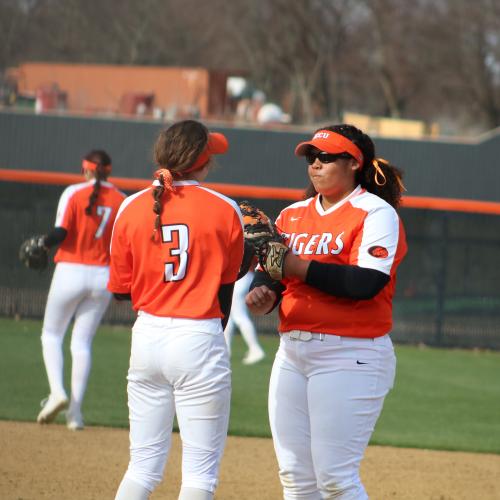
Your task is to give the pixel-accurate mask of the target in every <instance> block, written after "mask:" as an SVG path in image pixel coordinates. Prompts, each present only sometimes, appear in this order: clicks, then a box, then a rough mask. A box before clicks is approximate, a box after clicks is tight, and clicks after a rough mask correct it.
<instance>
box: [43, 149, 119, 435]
mask: <svg viewBox="0 0 500 500" xmlns="http://www.w3.org/2000/svg"><path fill="white" fill-rule="evenodd" d="M82 173H83V174H84V175H85V178H86V179H87V181H86V182H82V183H80V184H74V185H71V186H68V187H67V188H66V189H65V190H64V192H63V194H62V195H61V198H60V200H59V205H58V208H57V216H56V222H55V228H54V230H53V231H52V232H51V233H50V234H48V235H47V236H45V237H44V242H43V244H44V245H45V247H47V248H50V247H52V246H55V245H59V248H58V250H57V252H56V254H55V257H54V261H55V262H56V268H55V271H54V276H53V278H52V283H51V286H50V291H49V295H48V299H47V305H46V308H45V316H44V320H43V328H42V348H43V359H44V363H45V369H46V372H47V378H48V381H49V385H50V395H49V397H48V398H47V400H45V401H44V402H43V405H42V406H43V407H42V410H41V411H40V413H39V415H38V418H37V421H38V422H39V423H41V424H46V423H50V422H52V421H53V420H54V419H55V418H56V416H57V414H58V413H59V412H60V411H62V410H64V409H66V408H68V405H69V408H68V410H67V412H66V422H67V426H68V428H69V429H71V430H81V429H83V417H82V402H83V397H84V394H85V390H86V387H87V380H88V377H89V373H90V367H91V361H92V360H91V348H92V340H93V338H94V335H95V333H96V330H97V327H98V325H99V323H100V322H101V319H102V317H103V315H104V313H105V312H106V309H107V307H108V304H109V301H110V299H111V294H110V293H109V292H108V291H107V290H106V284H107V281H108V277H109V244H110V240H111V231H112V228H113V222H114V220H115V217H116V214H117V212H118V208H119V207H120V205H121V203H122V201H123V200H124V199H125V195H124V194H123V193H122V192H120V191H119V190H118V189H117V188H116V187H115V186H113V184H111V183H110V182H108V181H107V178H108V176H109V175H110V173H111V158H110V157H109V155H108V154H107V153H106V152H105V151H102V150H93V151H91V152H90V153H88V154H87V155H86V156H85V158H84V159H83V162H82ZM72 318H74V326H73V333H72V336H71V357H72V367H71V398H70V399H68V396H67V393H66V390H65V388H64V383H63V362H64V358H63V350H62V345H63V340H64V336H65V333H66V330H67V328H68V325H69V323H70V321H71V319H72Z"/></svg>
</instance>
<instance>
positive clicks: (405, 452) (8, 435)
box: [0, 422, 500, 500]
mask: <svg viewBox="0 0 500 500" xmlns="http://www.w3.org/2000/svg"><path fill="white" fill-rule="evenodd" d="M179 458H180V442H179V437H178V435H174V441H173V448H172V453H171V457H170V461H169V464H168V465H167V471H166V479H165V481H164V482H163V483H162V484H161V485H160V486H159V487H158V489H157V490H156V491H155V492H154V494H153V495H152V499H153V500H154V499H157V500H160V499H164V500H175V499H176V498H177V491H178V488H179V484H180V461H179ZM127 461H128V433H127V431H126V430H121V429H107V428H101V427H88V428H86V429H85V430H84V431H83V432H76V433H74V432H70V431H68V430H67V429H66V428H65V427H64V426H61V425H50V426H44V427H41V426H38V425H37V424H30V423H17V422H0V498H1V499H2V500H39V499H51V500H70V499H71V500H103V499H112V498H114V493H115V490H116V487H117V485H118V483H119V482H120V479H121V476H122V474H123V472H124V471H125V468H126V465H127ZM361 471H362V477H363V481H364V483H365V486H366V488H367V490H368V493H369V494H370V498H371V499H372V500H386V499H395V500H410V499H411V500H462V499H463V500H465V499H467V500H471V499H474V500H494V499H499V498H500V455H487V454H473V453H458V452H454V453H449V452H442V451H427V450H413V449H399V448H389V447H379V446H372V447H370V448H369V449H368V451H367V455H366V458H365V460H364V462H363V465H362V469H361ZM216 498H217V499H218V500H249V499H255V498H258V499H259V500H278V499H280V498H281V488H280V485H279V481H278V476H277V466H276V461H275V458H274V451H273V447H272V442H271V440H270V439H259V438H238V437H230V438H229V440H228V444H227V447H226V451H225V454H224V458H223V461H222V468H221V477H220V485H219V488H218V490H217V495H216Z"/></svg>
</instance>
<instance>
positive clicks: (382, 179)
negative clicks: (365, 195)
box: [305, 124, 405, 209]
mask: <svg viewBox="0 0 500 500" xmlns="http://www.w3.org/2000/svg"><path fill="white" fill-rule="evenodd" d="M319 130H331V131H332V132H336V133H337V134H341V135H343V136H344V137H346V138H347V139H349V140H350V141H351V142H353V143H354V144H355V145H356V146H357V147H358V148H359V149H360V150H361V152H362V153H363V165H362V168H360V169H359V170H358V171H357V172H356V178H355V181H356V183H358V184H360V185H361V187H363V188H364V189H366V190H367V191H369V192H370V193H373V194H375V195H377V196H379V197H380V198H382V199H383V200H385V201H386V202H387V203H389V205H391V206H392V207H394V208H395V209H397V208H398V207H399V205H400V203H401V196H402V194H403V191H404V190H405V188H404V186H403V183H402V180H401V179H402V176H403V174H402V171H401V170H400V169H399V168H397V167H395V166H394V165H391V164H390V163H389V162H388V161H387V160H384V159H383V158H376V157H375V145H374V144H373V141H372V140H371V139H370V137H369V136H368V135H367V134H365V133H363V132H362V131H361V130H359V129H358V128H356V127H354V126H353V125H346V124H342V125H333V126H330V127H322V128H321V129H319ZM316 194H317V192H316V190H315V189H314V186H313V185H312V184H310V185H309V186H308V188H307V189H306V191H305V197H306V198H310V197H312V196H315V195H316Z"/></svg>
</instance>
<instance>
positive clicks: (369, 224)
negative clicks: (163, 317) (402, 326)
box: [276, 186, 407, 337]
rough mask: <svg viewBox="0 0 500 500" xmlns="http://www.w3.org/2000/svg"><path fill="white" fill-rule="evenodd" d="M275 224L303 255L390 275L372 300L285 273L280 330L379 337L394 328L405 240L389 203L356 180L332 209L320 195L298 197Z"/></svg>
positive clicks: (298, 253) (405, 247)
mask: <svg viewBox="0 0 500 500" xmlns="http://www.w3.org/2000/svg"><path fill="white" fill-rule="evenodd" d="M276 225H277V226H278V228H279V230H280V231H281V232H282V233H283V235H284V236H285V238H286V243H287V244H288V246H289V247H290V248H291V250H292V252H293V253H294V254H296V255H298V256H300V258H302V259H306V260H315V261H318V262H323V263H335V264H346V265H356V266H360V267H366V268H370V269H376V270H378V271H381V272H383V273H385V274H387V275H390V277H391V279H390V282H389V283H388V284H387V285H386V286H385V287H384V288H383V289H382V290H381V291H380V292H379V293H378V294H377V295H376V296H375V297H374V298H373V299H369V300H354V299H348V298H340V297H334V296H332V295H328V294H326V293H324V292H322V291H320V290H318V289H317V288H314V287H311V286H309V285H307V284H306V283H304V282H303V281H300V280H298V279H293V278H291V279H285V280H284V281H283V283H284V284H285V285H286V290H285V292H284V293H283V300H282V302H281V306H280V327H279V330H280V331H281V332H287V331H290V330H306V331H310V332H319V333H330V334H334V335H341V336H347V337H378V336H381V335H384V334H386V333H388V332H389V331H390V330H391V328H392V296H393V294H394V287H395V282H396V268H397V266H398V265H399V263H400V262H401V260H402V258H403V257H404V255H405V254H406V250H407V246H406V238H405V233H404V228H403V225H402V223H401V221H400V219H399V217H398V215H397V213H396V211H395V210H394V209H393V208H392V207H391V206H390V205H389V204H388V203H386V202H385V201H384V200H382V199H381V198H379V197H378V196H376V195H374V194H371V193H369V192H367V191H366V190H364V189H362V188H361V187H360V186H358V187H357V188H356V189H355V190H354V191H353V192H352V193H351V194H350V195H349V196H348V197H347V198H345V199H343V200H342V201H340V202H339V203H337V204H336V205H334V206H333V207H330V208H329V209H328V210H324V209H323V207H322V206H321V203H320V201H319V196H316V197H314V198H310V199H308V200H305V201H301V202H298V203H295V204H293V205H291V206H290V207H288V208H286V209H284V210H283V211H282V212H281V214H280V215H279V217H278V219H277V220H276Z"/></svg>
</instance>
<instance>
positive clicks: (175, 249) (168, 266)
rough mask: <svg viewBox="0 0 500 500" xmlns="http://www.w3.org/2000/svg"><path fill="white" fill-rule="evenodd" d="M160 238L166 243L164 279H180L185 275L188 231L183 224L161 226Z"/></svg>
mask: <svg viewBox="0 0 500 500" xmlns="http://www.w3.org/2000/svg"><path fill="white" fill-rule="evenodd" d="M161 239H162V242H163V243H164V244H166V245H167V251H168V255H167V262H165V281H180V280H182V279H183V278H184V276H185V275H186V268H187V261H188V253H187V251H188V248H189V231H188V227H187V226H186V225H185V224H167V225H165V226H161Z"/></svg>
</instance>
